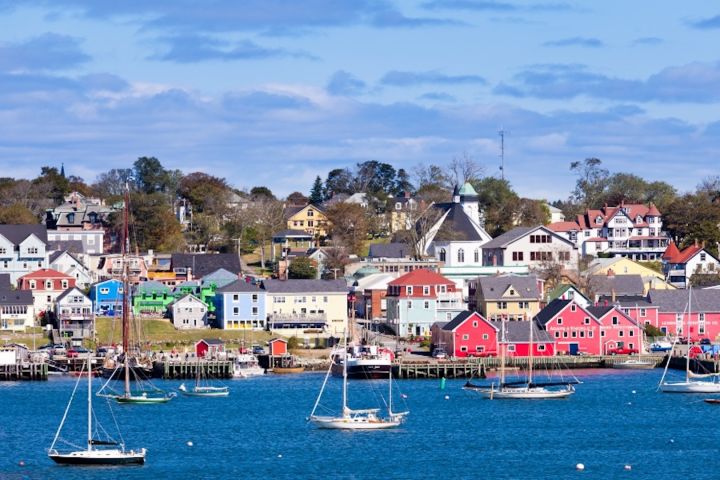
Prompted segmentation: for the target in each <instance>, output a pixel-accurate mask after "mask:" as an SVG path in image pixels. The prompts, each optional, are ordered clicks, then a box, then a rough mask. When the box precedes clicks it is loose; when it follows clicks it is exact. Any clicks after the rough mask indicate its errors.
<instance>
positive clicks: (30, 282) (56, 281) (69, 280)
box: [18, 268, 75, 292]
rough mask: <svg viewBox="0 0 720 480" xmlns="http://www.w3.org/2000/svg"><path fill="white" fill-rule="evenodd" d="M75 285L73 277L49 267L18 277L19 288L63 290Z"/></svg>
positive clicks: (38, 290) (39, 290)
mask: <svg viewBox="0 0 720 480" xmlns="http://www.w3.org/2000/svg"><path fill="white" fill-rule="evenodd" d="M74 286H75V277H71V276H70V275H66V274H64V273H62V272H58V271H57V270H53V269H51V268H41V269H40V270H36V271H34V272H31V273H28V274H27V275H23V276H22V277H20V278H18V288H19V289H20V290H32V291H34V292H35V291H37V292H41V291H53V292H64V291H65V290H67V289H68V288H73V287H74Z"/></svg>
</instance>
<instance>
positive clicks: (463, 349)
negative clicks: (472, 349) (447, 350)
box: [460, 345, 468, 352]
mask: <svg viewBox="0 0 720 480" xmlns="http://www.w3.org/2000/svg"><path fill="white" fill-rule="evenodd" d="M467 350H468V347H467V346H465V345H463V346H462V347H460V351H461V352H467Z"/></svg>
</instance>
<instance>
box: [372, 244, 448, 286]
mask: <svg viewBox="0 0 720 480" xmlns="http://www.w3.org/2000/svg"><path fill="white" fill-rule="evenodd" d="M414 255H415V252H414V250H413V247H412V246H411V245H408V244H407V243H400V242H395V243H371V244H370V248H369V253H368V256H367V257H366V258H365V263H366V264H367V265H370V266H372V267H374V268H376V269H377V271H378V272H380V273H390V274H394V276H395V277H396V278H397V277H399V276H401V275H404V274H405V273H408V272H412V271H413V270H418V269H421V268H422V269H426V270H432V271H435V272H438V271H439V270H440V266H441V265H442V262H440V261H438V260H436V259H435V258H432V257H430V258H421V259H417V258H415V257H414Z"/></svg>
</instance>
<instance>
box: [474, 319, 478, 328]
mask: <svg viewBox="0 0 720 480" xmlns="http://www.w3.org/2000/svg"><path fill="white" fill-rule="evenodd" d="M477 326H478V323H477V320H475V321H473V328H477Z"/></svg>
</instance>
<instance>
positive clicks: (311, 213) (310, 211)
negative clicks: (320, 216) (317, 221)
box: [307, 208, 315, 217]
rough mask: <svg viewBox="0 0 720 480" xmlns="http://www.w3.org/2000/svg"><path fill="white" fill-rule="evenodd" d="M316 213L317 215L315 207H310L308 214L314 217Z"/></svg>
mask: <svg viewBox="0 0 720 480" xmlns="http://www.w3.org/2000/svg"><path fill="white" fill-rule="evenodd" d="M314 215H315V212H314V211H313V209H312V208H310V209H308V213H307V216H308V217H312V216H314Z"/></svg>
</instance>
